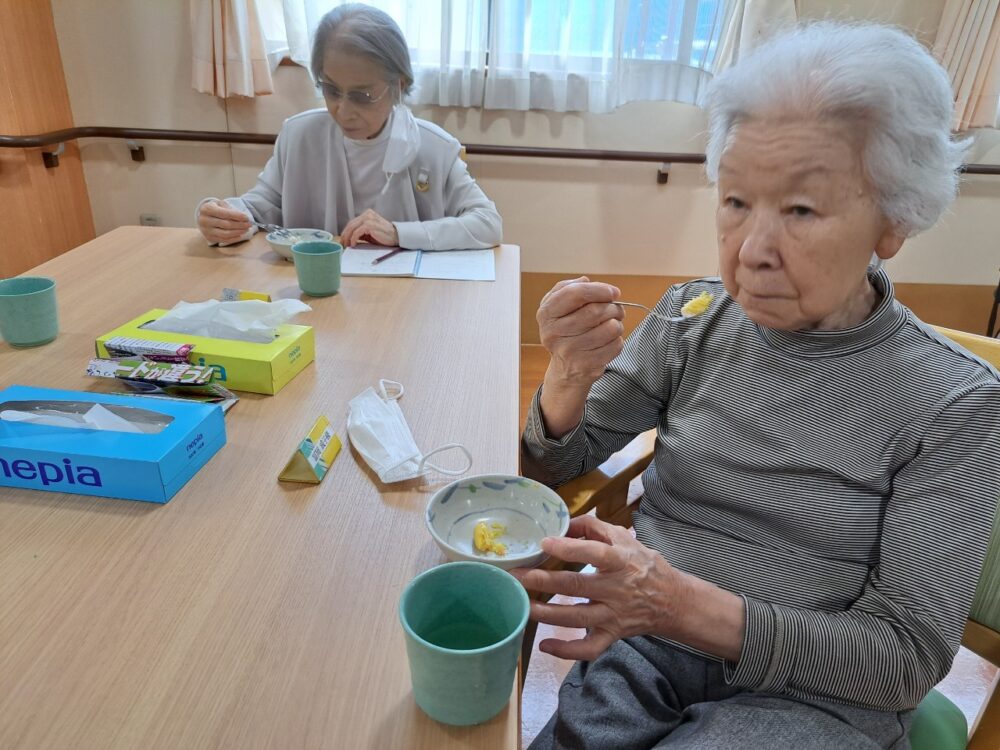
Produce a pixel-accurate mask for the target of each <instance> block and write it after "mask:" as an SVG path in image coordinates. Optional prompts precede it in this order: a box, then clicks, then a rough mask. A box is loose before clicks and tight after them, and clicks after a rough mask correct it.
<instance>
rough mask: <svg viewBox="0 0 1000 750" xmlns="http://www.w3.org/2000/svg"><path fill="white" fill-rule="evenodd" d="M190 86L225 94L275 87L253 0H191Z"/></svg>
mask: <svg viewBox="0 0 1000 750" xmlns="http://www.w3.org/2000/svg"><path fill="white" fill-rule="evenodd" d="M190 3H191V8H190V9H191V47H192V53H193V58H192V71H191V85H192V86H194V88H195V90H196V91H201V92H202V93H205V94H214V95H215V96H218V97H221V98H225V97H229V96H260V95H262V94H270V93H273V92H274V87H273V85H272V83H271V69H270V66H269V65H268V61H267V54H266V50H265V46H264V34H263V32H262V31H261V27H260V17H259V16H258V14H257V3H256V0H190Z"/></svg>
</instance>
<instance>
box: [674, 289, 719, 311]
mask: <svg viewBox="0 0 1000 750" xmlns="http://www.w3.org/2000/svg"><path fill="white" fill-rule="evenodd" d="M713 299H715V295H714V294H710V293H709V292H702V293H701V294H699V295H698V296H697V297H695V298H694V299H692V300H689V301H687V302H685V303H684V307H682V308H681V315H701V314H702V313H703V312H705V310H707V309H708V306H709V305H711V304H712V300H713Z"/></svg>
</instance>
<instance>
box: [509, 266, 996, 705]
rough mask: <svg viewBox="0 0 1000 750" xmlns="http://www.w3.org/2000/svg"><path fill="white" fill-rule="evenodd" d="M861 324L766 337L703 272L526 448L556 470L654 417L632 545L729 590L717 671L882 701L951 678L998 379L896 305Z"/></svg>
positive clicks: (588, 463)
mask: <svg viewBox="0 0 1000 750" xmlns="http://www.w3.org/2000/svg"><path fill="white" fill-rule="evenodd" d="M871 280H872V284H873V286H874V287H875V289H876V292H877V293H878V294H879V295H880V297H881V300H880V302H879V303H878V305H877V306H876V308H875V310H874V311H873V312H872V314H871V315H870V316H869V317H868V319H867V320H865V321H864V323H862V324H861V325H858V326H856V327H854V328H850V329H845V330H840V331H796V332H788V331H777V330H771V329H766V328H762V327H760V326H758V325H756V324H754V323H753V322H751V321H750V320H749V319H747V317H746V316H745V315H744V313H743V310H742V308H740V307H739V305H738V304H736V302H734V301H733V300H732V299H731V298H730V297H729V296H728V295H727V294H726V292H725V290H724V288H723V286H722V283H721V282H720V281H719V280H718V279H717V278H712V279H700V280H697V281H692V282H689V283H687V284H683V285H680V286H677V287H673V288H672V289H671V290H670V291H669V292H668V293H667V294H666V295H665V296H664V297H663V298H662V299H661V300H660V302H659V303H658V305H657V307H656V311H657V312H659V313H660V314H662V315H678V314H679V313H680V308H681V305H683V304H684V302H686V301H687V300H689V299H691V298H692V297H695V296H697V295H698V294H699V293H700V292H702V291H708V292H711V293H712V294H714V295H715V300H716V301H715V302H714V303H713V305H712V307H711V308H710V309H709V311H708V312H706V313H705V314H703V315H701V316H700V317H697V318H694V319H691V320H689V321H686V322H684V323H681V324H670V323H667V324H664V323H661V322H660V321H658V320H657V319H655V318H653V317H652V316H650V317H647V318H646V320H645V321H644V322H643V323H642V325H641V326H640V327H639V328H638V329H636V331H635V332H634V333H633V334H632V335H631V336H630V337H629V338H628V340H627V342H626V344H625V349H624V351H623V352H622V353H621V354H620V355H619V356H618V357H617V358H616V359H615V360H614V361H613V362H612V363H611V364H610V365H609V366H608V368H607V370H606V372H605V374H604V375H603V376H602V377H601V379H600V380H598V381H597V383H595V384H594V386H593V388H592V389H591V392H590V396H589V398H588V399H587V406H586V411H585V414H584V418H583V421H582V422H581V423H580V425H579V426H578V427H577V428H576V429H575V430H573V431H572V432H571V433H569V434H568V435H566V436H564V437H563V438H562V439H561V440H558V441H557V440H552V439H550V438H548V436H546V435H545V433H544V428H543V426H542V423H541V420H540V416H539V411H538V396H537V395H536V397H535V402H534V404H533V405H532V409H531V413H530V415H529V417H528V423H527V425H526V427H525V433H524V447H525V450H526V451H527V452H528V453H529V454H530V455H531V456H532V457H533V458H534V459H535V460H536V461H537V462H539V463H540V465H541V467H542V469H543V470H544V471H545V473H546V476H545V477H544V479H545V480H546V481H548V482H549V483H551V484H561V483H562V482H565V481H567V480H569V479H571V478H572V477H575V476H577V475H579V474H581V473H583V472H586V471H589V470H590V469H592V468H594V467H595V466H597V465H598V464H600V463H601V462H602V461H604V460H605V459H606V458H607V457H608V456H609V455H611V454H612V453H613V452H615V451H617V450H619V449H621V448H622V447H624V446H625V445H626V444H627V443H628V442H629V441H630V440H631V439H632V438H633V437H635V435H637V434H638V433H640V432H642V431H644V430H648V429H650V428H656V454H655V457H654V460H653V462H652V463H651V464H650V467H649V468H648V469H647V470H646V472H645V474H644V475H643V484H644V487H645V495H644V498H643V501H642V507H641V509H640V510H639V511H638V512H637V513H636V514H635V518H634V523H635V531H636V537H637V538H638V539H639V541H641V542H642V543H643V544H645V545H646V546H648V547H651V548H652V549H655V550H657V551H659V552H660V553H661V554H663V556H664V557H665V558H666V559H667V561H669V562H670V563H671V564H672V565H674V566H675V567H677V568H678V569H680V570H683V571H686V572H688V573H691V574H693V575H696V576H699V577H701V578H704V579H706V580H708V581H711V582H713V583H715V584H716V585H718V586H720V587H722V588H724V589H726V590H728V591H731V592H733V593H735V594H738V595H740V596H742V597H743V598H744V600H745V602H746V617H747V620H746V635H745V638H744V642H743V652H742V656H741V658H740V660H739V662H738V663H735V664H727V677H728V679H729V681H730V682H731V684H734V685H737V686H742V687H746V688H748V689H752V690H760V691H767V692H773V693H780V694H786V695H790V696H800V697H802V696H808V697H820V698H826V699H830V700H835V701H840V702H845V703H850V704H854V705H860V706H865V707H870V708H877V709H885V710H904V709H909V708H913V707H914V706H916V705H917V703H919V702H920V700H921V699H922V698H923V697H924V695H925V694H926V693H927V692H928V690H930V688H931V687H932V686H933V685H934V684H935V683H937V682H938V681H939V680H940V679H941V678H943V677H944V676H945V674H947V672H948V670H949V668H950V666H951V662H952V660H953V658H954V655H955V653H956V651H957V649H958V644H959V641H960V639H961V634H962V628H963V625H964V623H965V618H966V616H967V614H968V610H969V606H970V604H971V601H972V596H973V593H974V590H975V586H976V581H977V578H978V575H979V570H980V567H981V565H982V560H983V556H984V554H985V550H986V546H987V541H988V538H989V533H990V528H991V522H992V520H993V513H994V509H995V507H996V504H997V499H998V494H1000V375H998V373H997V372H996V370H994V369H992V368H991V367H990V366H989V365H988V364H986V363H985V362H983V361H982V360H980V359H978V358H976V357H975V356H973V355H972V354H970V353H968V352H967V351H965V350H964V349H962V348H960V347H958V346H957V345H955V344H953V343H952V342H951V341H950V340H948V339H946V338H944V337H943V336H941V335H940V334H938V333H937V332H935V331H934V329H932V328H930V327H929V326H927V325H925V324H924V323H922V322H921V321H920V320H918V319H917V318H916V316H914V315H913V313H912V312H910V311H909V310H908V309H907V308H906V307H904V306H903V305H901V304H899V303H898V302H897V301H896V300H895V299H894V297H893V292H892V284H891V283H890V281H889V278H888V276H886V275H885V273H884V272H882V271H877V272H874V273H873V274H872V276H871Z"/></svg>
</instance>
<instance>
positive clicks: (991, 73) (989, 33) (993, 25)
mask: <svg viewBox="0 0 1000 750" xmlns="http://www.w3.org/2000/svg"><path fill="white" fill-rule="evenodd" d="M998 10H1000V0H948V2H947V3H946V4H945V6H944V13H943V14H942V16H941V25H940V26H939V27H938V33H937V39H936V40H935V42H934V54H935V55H936V56H937V58H938V59H939V60H940V61H941V64H942V65H944V67H945V69H946V70H947V71H948V75H950V76H951V83H952V88H954V90H955V121H954V123H953V125H952V127H954V129H955V130H967V129H968V128H983V127H990V128H992V127H996V125H997V109H998V106H1000V19H998V18H997V16H998Z"/></svg>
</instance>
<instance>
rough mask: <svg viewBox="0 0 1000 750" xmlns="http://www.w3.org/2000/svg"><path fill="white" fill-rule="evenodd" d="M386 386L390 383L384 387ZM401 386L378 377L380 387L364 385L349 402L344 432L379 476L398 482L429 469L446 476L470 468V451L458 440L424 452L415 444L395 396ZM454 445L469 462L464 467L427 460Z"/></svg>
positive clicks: (427, 471)
mask: <svg viewBox="0 0 1000 750" xmlns="http://www.w3.org/2000/svg"><path fill="white" fill-rule="evenodd" d="M386 386H391V389H387V387H386ZM402 395H403V386H402V384H400V383H397V382H396V381H394V380H380V381H379V390H378V392H376V390H375V389H374V388H366V389H365V390H364V391H362V392H361V393H360V394H358V395H357V396H355V397H354V398H352V399H351V401H350V403H349V404H348V413H347V434H348V436H349V437H350V439H351V444H352V445H353V446H354V449H355V450H356V451H358V453H360V454H361V455H362V456H363V457H364V459H365V461H366V462H367V463H368V465H369V466H371V468H372V470H373V471H374V472H375V473H376V474H378V478H379V479H381V480H382V481H383V482H385V483H387V484H388V483H390V482H401V481H403V480H404V479H414V478H416V477H420V476H424V475H425V474H428V473H429V472H430V471H431V470H432V469H433V470H434V471H437V472H440V473H442V474H447V475H449V476H459V475H461V474H465V473H466V472H467V471H468V470H469V469H470V468H472V456H471V455H469V451H467V450H466V449H465V447H464V446H461V445H459V444H457V443H448V444H446V445H442V446H440V447H438V448H435V449H434V450H432V451H428V452H427V453H421V452H420V449H419V448H418V447H417V443H416V441H415V440H414V439H413V435H412V434H411V433H410V428H409V425H407V424H406V417H404V416H403V410H402V409H400V408H399V403H398V399H399V397H400V396H402ZM452 448H457V449H458V450H460V451H462V453H464V454H465V458H466V460H467V461H468V463H467V464H466V466H465V468H463V469H458V470H455V469H445V468H442V467H441V466H438V465H437V464H433V463H431V462H430V461H428V460H427V459H428V458H430V457H431V456H433V455H434V454H435V453H441V452H442V451H446V450H451V449H452Z"/></svg>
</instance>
